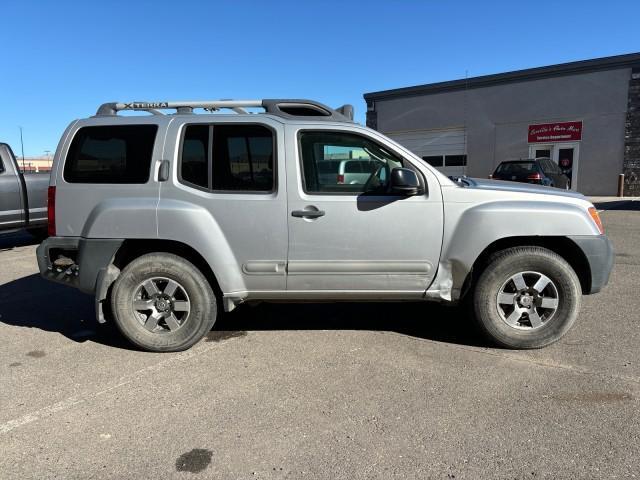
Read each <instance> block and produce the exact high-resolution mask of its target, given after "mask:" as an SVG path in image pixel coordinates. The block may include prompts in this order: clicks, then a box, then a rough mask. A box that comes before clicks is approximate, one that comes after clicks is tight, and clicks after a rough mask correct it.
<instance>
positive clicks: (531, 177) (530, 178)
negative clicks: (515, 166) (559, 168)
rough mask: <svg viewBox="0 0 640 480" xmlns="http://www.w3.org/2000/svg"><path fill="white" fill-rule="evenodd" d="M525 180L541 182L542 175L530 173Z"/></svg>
mask: <svg viewBox="0 0 640 480" xmlns="http://www.w3.org/2000/svg"><path fill="white" fill-rule="evenodd" d="M527 180H542V175H540V174H539V173H532V174H531V175H529V176H528V177H527Z"/></svg>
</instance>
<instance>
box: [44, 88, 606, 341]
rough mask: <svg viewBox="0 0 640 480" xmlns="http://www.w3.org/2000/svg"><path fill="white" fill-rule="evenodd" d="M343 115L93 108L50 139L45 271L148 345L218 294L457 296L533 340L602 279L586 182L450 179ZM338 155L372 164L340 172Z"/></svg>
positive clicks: (510, 333)
mask: <svg viewBox="0 0 640 480" xmlns="http://www.w3.org/2000/svg"><path fill="white" fill-rule="evenodd" d="M122 110H141V111H146V112H149V113H151V115H136V116H131V115H129V116H122V115H119V114H118V112H120V111H122ZM167 110H171V111H173V113H170V114H163V113H162V112H163V111H167ZM203 110H204V113H202V112H203ZM257 110H260V111H259V112H258V111H257ZM196 111H197V112H201V113H199V114H196V113H194V112H196ZM222 111H229V113H226V114H225V113H222ZM352 117H353V110H352V108H350V106H344V107H341V108H340V109H337V110H334V109H331V108H329V107H327V106H325V105H322V104H319V103H317V102H313V101H308V100H256V101H253V100H251V101H229V100H227V101H214V102H158V103H110V104H104V105H102V106H101V107H100V108H99V110H98V112H97V114H96V115H95V116H93V117H91V118H87V119H83V120H76V121H74V122H72V123H71V125H69V127H68V128H67V130H66V131H65V132H64V134H63V136H62V139H61V141H60V144H59V146H58V149H57V151H56V154H55V160H54V167H53V171H52V174H51V183H50V187H49V206H48V208H49V212H48V213H49V229H50V232H49V233H50V235H51V236H50V238H49V239H48V240H46V241H45V242H44V243H43V244H42V245H41V246H40V247H39V248H38V263H39V267H40V271H41V273H42V275H43V276H44V277H46V278H48V279H51V280H54V281H58V282H62V283H66V284H69V285H71V286H74V287H77V288H79V289H81V290H82V291H84V292H88V293H92V294H94V295H95V303H96V315H97V317H98V320H99V321H100V322H104V321H105V319H110V318H112V319H113V321H114V322H115V323H116V324H117V325H118V327H119V328H120V330H121V331H122V333H123V334H124V335H125V336H126V337H127V338H128V339H129V340H130V341H131V342H133V343H134V344H136V345H137V346H139V347H141V348H144V349H147V350H153V351H177V350H183V349H186V348H189V347H190V346H191V345H193V344H194V343H196V342H197V341H198V340H200V339H201V338H202V337H203V336H204V335H205V334H206V333H207V332H208V331H209V330H210V329H211V328H212V327H213V325H214V323H215V321H216V317H217V315H218V311H219V310H220V309H221V308H224V310H226V311H230V310H233V309H234V308H235V307H236V306H237V305H240V304H242V303H245V302H254V301H313V300H317V301H326V300H331V301H389V300H394V301H415V300H427V301H440V302H458V301H461V300H464V301H468V302H469V304H470V305H472V306H473V312H474V316H475V317H476V319H477V321H478V323H479V325H480V326H481V327H482V329H483V330H484V331H485V332H486V333H487V335H488V336H489V338H491V339H492V340H493V341H494V342H495V343H497V344H499V345H502V346H506V347H511V348H537V347H542V346H545V345H548V344H550V343H552V342H554V341H556V340H558V339H559V338H560V337H562V335H563V334H564V333H566V332H567V330H569V328H570V327H571V325H572V324H573V323H574V321H575V319H576V317H577V315H578V311H579V307H580V301H581V295H582V294H590V293H595V292H598V291H599V290H600V289H601V288H602V286H603V285H605V284H606V283H607V281H608V278H609V273H610V271H611V268H612V265H613V250H612V248H611V244H610V242H609V240H608V239H607V237H606V236H605V235H604V232H603V228H602V224H601V223H600V219H599V218H598V214H597V212H596V210H595V209H594V208H593V205H592V204H591V203H589V202H588V201H587V200H586V199H585V198H584V197H583V196H582V195H580V194H576V193H573V192H564V191H560V190H557V189H553V188H547V187H540V186H533V185H524V184H518V183H511V182H501V181H491V180H482V181H481V180H473V179H468V178H461V179H458V180H457V181H452V180H450V179H449V178H447V177H445V176H443V175H442V174H440V173H439V172H438V171H436V170H435V169H434V168H432V167H430V166H429V165H426V164H425V163H424V162H423V161H421V160H420V159H419V158H418V157H416V156H415V155H414V154H412V153H411V152H410V151H408V150H407V149H405V148H403V147H402V146H401V145H398V144H397V143H395V142H393V141H392V140H390V139H388V138H387V137H385V136H383V135H381V134H380V133H378V132H376V131H374V130H371V129H368V128H365V127H363V126H361V125H358V124H356V123H354V122H353V120H352ZM347 159H356V160H358V161H359V162H362V163H363V164H365V165H366V167H367V171H366V172H362V171H360V172H358V174H359V175H365V174H366V178H364V179H360V178H359V179H358V181H357V182H346V181H344V180H345V178H344V175H346V174H347V172H346V171H344V172H343V171H341V168H343V167H342V166H344V165H348V162H344V160H347ZM370 166H375V168H369V167H370ZM361 170H362V169H361ZM341 175H342V176H343V178H342V179H341ZM424 321H429V319H428V318H425V319H424Z"/></svg>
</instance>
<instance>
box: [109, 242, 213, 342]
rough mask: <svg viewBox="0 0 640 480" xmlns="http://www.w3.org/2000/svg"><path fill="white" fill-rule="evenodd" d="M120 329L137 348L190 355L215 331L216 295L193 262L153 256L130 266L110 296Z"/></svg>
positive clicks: (148, 255)
mask: <svg viewBox="0 0 640 480" xmlns="http://www.w3.org/2000/svg"><path fill="white" fill-rule="evenodd" d="M111 307H112V310H113V316H114V320H115V323H116V324H117V325H118V328H119V329H120V331H121V332H122V333H123V335H124V336H125V337H126V338H127V339H128V340H130V341H131V342H132V343H134V344H135V345H137V346H139V347H141V348H143V349H145V350H149V351H154V352H176V351H180V350H185V349H187V348H189V347H191V346H192V345H194V344H195V343H196V342H198V341H199V340H200V339H201V338H202V337H203V336H204V335H206V334H207V332H209V330H211V327H213V324H214V323H215V320H216V314H217V305H216V298H215V294H214V293H213V290H212V288H211V286H210V285H209V282H208V281H207V279H206V278H205V277H204V275H202V273H201V272H200V270H198V269H197V268H196V267H195V266H194V265H193V264H192V263H191V262H189V261H187V260H185V259H184V258H181V257H179V256H177V255H173V254H169V253H149V254H146V255H143V256H141V257H139V258H137V259H135V260H133V261H132V262H131V263H129V264H128V265H127V266H126V267H125V268H124V269H123V270H122V273H121V274H120V276H119V277H118V279H117V280H116V282H115V284H114V287H113V292H112V295H111Z"/></svg>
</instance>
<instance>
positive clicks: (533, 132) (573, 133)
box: [529, 122, 582, 143]
mask: <svg viewBox="0 0 640 480" xmlns="http://www.w3.org/2000/svg"><path fill="white" fill-rule="evenodd" d="M581 139H582V122H562V123H541V124H539V125H529V143H540V142H544V143H548V142H573V141H576V140H581Z"/></svg>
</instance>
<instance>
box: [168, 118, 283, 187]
mask: <svg viewBox="0 0 640 480" xmlns="http://www.w3.org/2000/svg"><path fill="white" fill-rule="evenodd" d="M181 156H182V157H181V158H182V160H181V165H180V178H181V180H182V181H183V182H185V183H190V184H192V185H195V186H198V187H201V188H206V189H209V190H214V191H237V192H271V191H273V190H274V178H275V177H274V173H273V168H274V135H273V133H272V131H271V130H270V129H268V128H267V127H264V126H261V125H188V126H187V127H186V128H185V133H184V137H183V140H182V150H181Z"/></svg>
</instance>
